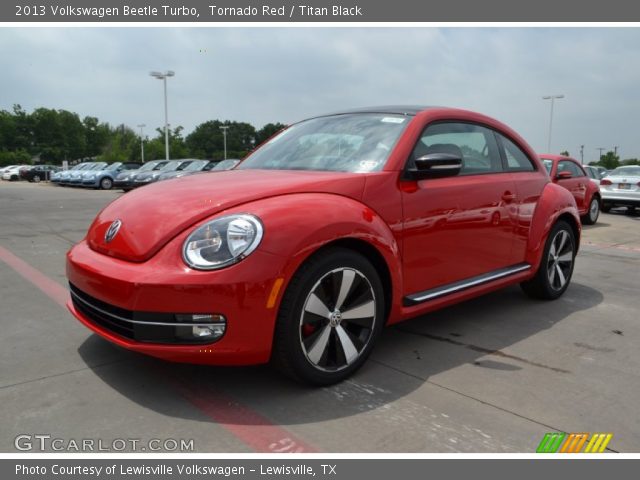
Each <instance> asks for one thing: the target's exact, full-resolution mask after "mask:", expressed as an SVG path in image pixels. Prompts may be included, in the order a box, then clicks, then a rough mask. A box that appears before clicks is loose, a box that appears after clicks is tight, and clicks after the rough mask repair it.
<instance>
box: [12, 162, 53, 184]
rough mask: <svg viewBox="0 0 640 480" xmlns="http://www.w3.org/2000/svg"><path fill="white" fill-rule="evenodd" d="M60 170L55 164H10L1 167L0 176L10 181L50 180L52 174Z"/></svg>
mask: <svg viewBox="0 0 640 480" xmlns="http://www.w3.org/2000/svg"><path fill="white" fill-rule="evenodd" d="M58 170H60V167H57V166H55V165H9V166H7V167H3V168H0V178H2V179H3V180H8V181H10V182H13V181H16V180H27V181H29V182H36V183H37V182H40V181H42V180H49V178H50V177H51V175H52V174H53V173H55V172H57V171H58Z"/></svg>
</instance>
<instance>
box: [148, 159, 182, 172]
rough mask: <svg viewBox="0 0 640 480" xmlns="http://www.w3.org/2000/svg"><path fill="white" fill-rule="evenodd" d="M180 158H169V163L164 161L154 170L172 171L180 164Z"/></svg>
mask: <svg viewBox="0 0 640 480" xmlns="http://www.w3.org/2000/svg"><path fill="white" fill-rule="evenodd" d="M182 163H183V162H182V160H171V161H170V162H169V163H165V164H164V165H162V166H161V167H160V168H154V170H161V171H163V172H174V171H176V170H177V169H178V167H179V166H180V165H182Z"/></svg>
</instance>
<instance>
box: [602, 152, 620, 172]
mask: <svg viewBox="0 0 640 480" xmlns="http://www.w3.org/2000/svg"><path fill="white" fill-rule="evenodd" d="M598 164H599V165H602V166H603V167H604V168H606V169H607V170H613V169H614V168H616V167H618V166H619V165H620V157H619V156H618V155H616V154H615V153H614V152H613V151H608V152H607V154H606V155H602V156H601V157H600V161H599V162H598Z"/></svg>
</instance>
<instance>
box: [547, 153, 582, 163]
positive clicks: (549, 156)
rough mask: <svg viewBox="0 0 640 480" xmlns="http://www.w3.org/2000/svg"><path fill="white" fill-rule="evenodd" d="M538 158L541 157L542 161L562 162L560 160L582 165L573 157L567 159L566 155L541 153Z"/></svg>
mask: <svg viewBox="0 0 640 480" xmlns="http://www.w3.org/2000/svg"><path fill="white" fill-rule="evenodd" d="M538 157H540V158H541V159H542V160H556V161H560V160H570V161H572V162H575V163H577V164H578V165H582V164H581V163H580V162H579V161H578V160H576V159H575V158H573V157H566V156H564V155H554V154H551V153H539V154H538Z"/></svg>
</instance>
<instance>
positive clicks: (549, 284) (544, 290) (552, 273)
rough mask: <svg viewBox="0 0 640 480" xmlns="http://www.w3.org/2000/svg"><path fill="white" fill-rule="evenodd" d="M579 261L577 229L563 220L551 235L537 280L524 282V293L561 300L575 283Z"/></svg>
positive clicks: (552, 230) (535, 278) (534, 278)
mask: <svg viewBox="0 0 640 480" xmlns="http://www.w3.org/2000/svg"><path fill="white" fill-rule="evenodd" d="M575 257H576V239H575V235H574V233H573V229H572V228H571V225H569V224H568V223H567V222H565V221H564V220H559V221H558V222H557V223H556V224H555V225H554V226H553V228H552V229H551V231H550V232H549V236H548V237H547V242H546V244H545V247H544V252H543V254H542V259H541V260H540V266H539V267H538V272H537V273H536V276H535V277H533V278H532V279H531V280H528V281H526V282H522V283H521V284H520V286H521V287H522V290H523V291H524V292H525V293H526V294H527V295H529V296H530V297H532V298H540V299H543V300H555V299H556V298H559V297H560V296H561V295H562V294H563V293H564V292H565V290H566V289H567V287H568V286H569V282H570V281H571V276H572V275H573V265H574V263H575Z"/></svg>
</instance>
